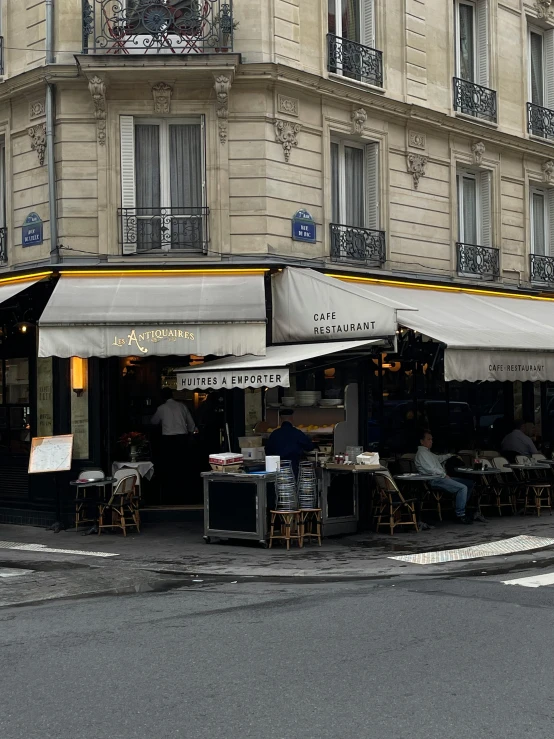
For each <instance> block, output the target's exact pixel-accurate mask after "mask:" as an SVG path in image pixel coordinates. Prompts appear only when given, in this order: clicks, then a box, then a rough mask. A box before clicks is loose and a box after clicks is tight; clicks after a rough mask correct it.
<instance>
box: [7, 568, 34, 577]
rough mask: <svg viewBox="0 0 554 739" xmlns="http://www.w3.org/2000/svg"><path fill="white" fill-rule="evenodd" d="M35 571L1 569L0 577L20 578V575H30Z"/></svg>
mask: <svg viewBox="0 0 554 739" xmlns="http://www.w3.org/2000/svg"><path fill="white" fill-rule="evenodd" d="M30 572H33V570H14V569H12V568H11V567H0V577H18V576H19V575H28V574H29V573H30Z"/></svg>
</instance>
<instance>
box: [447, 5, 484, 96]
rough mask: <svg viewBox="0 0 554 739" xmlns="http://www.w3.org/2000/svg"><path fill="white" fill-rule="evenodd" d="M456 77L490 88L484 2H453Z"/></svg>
mask: <svg viewBox="0 0 554 739" xmlns="http://www.w3.org/2000/svg"><path fill="white" fill-rule="evenodd" d="M454 16H455V32H456V76H457V77H459V78H460V79H463V80H467V81H468V82H475V83H477V84H478V85H482V86H483V87H490V79H489V77H490V74H489V59H490V50H489V44H490V40H489V36H490V34H489V3H488V0H474V1H472V0H455V3H454Z"/></svg>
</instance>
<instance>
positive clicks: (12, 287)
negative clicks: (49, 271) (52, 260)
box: [0, 275, 44, 303]
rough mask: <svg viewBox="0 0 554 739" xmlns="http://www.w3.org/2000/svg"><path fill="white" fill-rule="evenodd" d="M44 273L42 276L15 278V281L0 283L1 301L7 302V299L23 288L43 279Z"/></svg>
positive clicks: (20, 291)
mask: <svg viewBox="0 0 554 739" xmlns="http://www.w3.org/2000/svg"><path fill="white" fill-rule="evenodd" d="M43 277H44V275H41V276H40V277H33V278H28V279H14V280H13V282H12V281H9V282H5V283H3V284H1V285H0V303H5V302H6V301H7V300H10V299H11V298H14V297H15V296H16V295H18V294H19V293H22V292H23V290H26V289H27V288H28V287H31V285H35V284H36V283H37V282H40V281H41V280H42V279H43Z"/></svg>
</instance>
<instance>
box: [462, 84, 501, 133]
mask: <svg viewBox="0 0 554 739" xmlns="http://www.w3.org/2000/svg"><path fill="white" fill-rule="evenodd" d="M454 110H457V111H458V112H459V113H465V114H466V115H472V116H474V117H475V118H481V119H482V120H485V121H491V122H492V123H496V91H495V90H489V88H488V87H483V86H482V85H477V84H475V82H470V81H469V80H461V79H459V78H458V77H454Z"/></svg>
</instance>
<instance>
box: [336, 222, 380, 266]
mask: <svg viewBox="0 0 554 739" xmlns="http://www.w3.org/2000/svg"><path fill="white" fill-rule="evenodd" d="M330 232H331V260H332V261H333V262H353V263H356V264H365V265H367V266H371V267H381V266H382V265H383V264H384V263H385V261H386V259H387V254H386V246H385V232H384V231H374V230H372V229H370V228H358V227H357V226H344V225H342V224H339V223H331V226H330Z"/></svg>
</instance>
